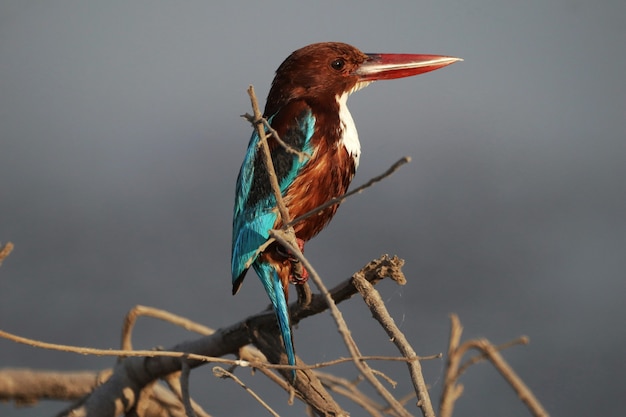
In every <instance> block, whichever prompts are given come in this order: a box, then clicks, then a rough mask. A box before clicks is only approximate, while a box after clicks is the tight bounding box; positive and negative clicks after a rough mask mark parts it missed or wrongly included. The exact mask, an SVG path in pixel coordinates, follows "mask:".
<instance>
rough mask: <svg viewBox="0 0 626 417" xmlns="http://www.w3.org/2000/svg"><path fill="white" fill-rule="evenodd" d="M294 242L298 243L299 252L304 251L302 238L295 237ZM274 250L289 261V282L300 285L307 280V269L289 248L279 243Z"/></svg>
mask: <svg viewBox="0 0 626 417" xmlns="http://www.w3.org/2000/svg"><path fill="white" fill-rule="evenodd" d="M296 243H297V244H298V249H300V252H304V240H302V239H299V238H296ZM276 252H277V253H278V254H279V255H280V256H282V257H284V258H285V259H286V260H287V261H289V262H290V263H291V273H290V274H289V282H291V283H292V284H296V285H302V284H304V283H306V282H307V281H308V279H309V273H308V271H307V270H306V268H305V267H304V266H303V265H302V263H301V262H300V260H299V259H298V258H296V257H295V256H294V255H293V253H291V252H290V251H289V250H287V249H285V248H283V247H282V246H280V245H278V246H277V247H276Z"/></svg>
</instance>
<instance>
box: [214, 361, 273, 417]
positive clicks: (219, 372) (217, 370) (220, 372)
mask: <svg viewBox="0 0 626 417" xmlns="http://www.w3.org/2000/svg"><path fill="white" fill-rule="evenodd" d="M213 374H214V375H215V376H216V377H218V378H230V379H232V380H233V381H235V382H236V383H237V384H238V385H239V386H240V387H241V388H243V389H244V390H245V391H246V392H247V393H248V394H250V395H251V396H252V398H254V399H255V400H257V401H258V403H259V404H261V406H263V408H265V409H266V410H267V411H268V412H269V413H270V414H271V415H272V416H274V417H280V415H278V414H277V413H276V411H274V410H272V408H271V407H270V406H269V405H268V404H267V403H266V402H265V401H263V399H262V398H261V397H259V396H258V395H257V394H256V393H255V392H254V391H252V390H251V389H250V388H249V387H248V386H247V385H246V384H244V383H243V381H242V380H241V379H239V378H237V377H236V376H235V375H234V374H232V373H230V372H228V371H227V370H226V369H224V368H222V367H220V366H215V367H213Z"/></svg>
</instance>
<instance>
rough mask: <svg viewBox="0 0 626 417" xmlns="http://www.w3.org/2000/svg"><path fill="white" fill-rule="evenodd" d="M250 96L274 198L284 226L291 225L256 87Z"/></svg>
mask: <svg viewBox="0 0 626 417" xmlns="http://www.w3.org/2000/svg"><path fill="white" fill-rule="evenodd" d="M248 95H249V96H250V103H251V104H252V110H253V112H254V123H253V124H254V127H255V129H256V131H257V134H258V135H259V144H260V146H261V151H262V152H263V158H264V162H265V166H266V168H267V169H266V171H267V175H268V177H269V179H270V184H271V186H272V191H273V192H274V197H275V199H276V207H278V212H279V213H280V218H281V221H282V222H283V224H285V223H289V222H290V221H291V216H290V215H289V210H287V206H286V205H285V202H284V201H283V198H282V193H281V192H280V185H279V184H278V177H277V176H276V170H275V169H274V162H273V161H272V154H271V153H270V147H269V145H268V144H267V135H266V134H265V128H264V127H263V124H262V123H260V121H261V119H262V118H263V115H262V114H261V110H260V109H259V103H258V102H257V99H256V95H255V93H254V87H253V86H250V87H248Z"/></svg>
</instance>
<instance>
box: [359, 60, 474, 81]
mask: <svg viewBox="0 0 626 417" xmlns="http://www.w3.org/2000/svg"><path fill="white" fill-rule="evenodd" d="M366 55H367V56H368V57H369V58H368V60H367V61H365V62H364V63H362V64H361V66H359V68H357V70H356V75H358V76H359V81H377V80H392V79H394V78H403V77H410V76H413V75H418V74H423V73H425V72H429V71H434V70H436V69H439V68H443V67H445V66H448V65H450V64H454V63H455V62H458V61H463V60H462V59H461V58H455V57H453V56H442V55H422V54H366Z"/></svg>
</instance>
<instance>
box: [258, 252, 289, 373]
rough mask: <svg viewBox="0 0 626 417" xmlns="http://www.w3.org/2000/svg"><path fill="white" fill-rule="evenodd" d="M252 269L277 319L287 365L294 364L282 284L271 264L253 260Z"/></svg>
mask: <svg viewBox="0 0 626 417" xmlns="http://www.w3.org/2000/svg"><path fill="white" fill-rule="evenodd" d="M254 269H255V270H256V272H257V274H258V275H259V277H260V278H261V282H262V283H263V287H265V291H266V292H267V295H268V296H269V298H270V301H271V302H272V306H273V307H274V312H275V313H276V319H277V320H278V328H279V329H280V334H281V336H282V339H283V344H284V345H285V351H286V353H287V361H288V363H289V365H292V366H294V365H295V364H296V355H295V353H294V348H293V338H292V335H291V324H290V320H289V306H288V305H287V297H286V296H285V292H284V291H283V285H282V283H281V281H280V277H279V276H278V273H277V271H276V270H275V269H274V268H272V266H271V265H269V264H266V263H260V262H258V263H257V262H255V264H254ZM291 376H292V378H293V379H294V380H295V378H296V371H295V369H294V370H292V371H291Z"/></svg>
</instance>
